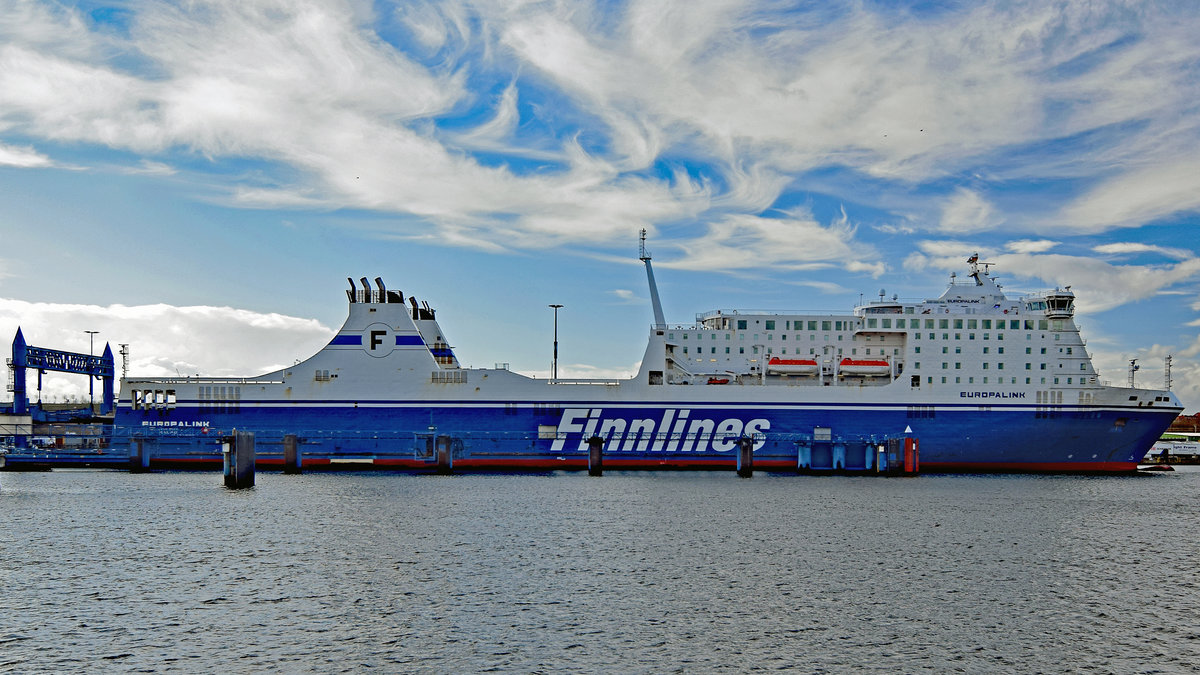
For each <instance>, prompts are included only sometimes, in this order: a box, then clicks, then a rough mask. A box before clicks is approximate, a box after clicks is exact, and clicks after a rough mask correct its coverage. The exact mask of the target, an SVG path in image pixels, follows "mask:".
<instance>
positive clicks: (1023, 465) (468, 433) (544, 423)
mask: <svg viewBox="0 0 1200 675" xmlns="http://www.w3.org/2000/svg"><path fill="white" fill-rule="evenodd" d="M284 405H286V404H284ZM591 411H597V412H594V413H592V412H591ZM683 411H686V412H687V413H688V414H687V415H686V416H684V415H682V412H683ZM589 413H591V415H590V416H589ZM1175 414H1176V413H1175V412H1174V411H1171V410H1167V409H1163V410H1154V409H1147V408H1131V409H1120V408H1115V409H1105V410H1096V409H1094V408H1072V407H1069V406H1066V407H1062V408H1061V409H1058V410H1055V411H1053V413H1048V412H1045V411H1039V410H1038V409H1036V408H1031V407H1023V406H1003V405H997V406H991V409H989V410H986V411H980V410H979V407H978V406H974V405H963V406H946V407H939V408H936V409H933V410H932V411H928V410H927V411H924V412H923V415H924V416H923V417H919V418H917V417H913V416H910V413H909V407H907V406H884V405H874V406H870V407H869V408H866V409H863V408H859V407H854V406H845V407H840V408H831V407H827V406H826V407H822V406H816V405H791V406H783V405H777V406H772V407H771V408H769V409H763V408H759V407H756V406H753V405H743V406H713V405H711V404H705V403H700V402H696V403H693V404H690V405H689V404H687V403H681V404H676V405H673V406H671V407H664V406H662V405H661V404H659V405H652V404H647V403H643V404H620V405H613V406H607V407H605V406H597V405H596V404H591V405H589V404H587V403H586V402H580V403H578V404H572V403H569V402H567V403H562V404H561V407H558V406H555V407H546V408H544V409H539V408H538V407H536V406H534V405H531V404H517V405H508V406H506V405H505V404H504V403H500V402H496V403H492V404H487V405H480V404H473V403H466V402H461V403H455V404H448V405H447V404H443V405H439V406H431V405H428V403H422V402H409V403H391V402H382V401H363V402H358V403H357V404H353V405H349V406H347V405H336V404H332V403H330V404H323V405H319V406H313V405H294V406H287V407H270V408H262V409H258V410H253V409H243V410H242V411H241V412H240V413H238V414H225V415H213V414H206V415H204V417H203V418H201V417H200V416H199V415H188V414H186V408H184V409H177V410H176V411H175V414H174V415H173V416H172V418H171V420H169V421H167V420H162V419H158V418H157V416H155V415H153V414H147V415H141V416H140V417H141V418H142V419H140V420H139V419H136V418H137V416H136V415H134V414H132V413H131V414H129V415H126V416H124V420H125V421H127V422H130V423H132V424H131V425H126V426H122V427H119V428H118V429H117V432H116V436H115V437H114V439H113V441H114V445H115V446H117V447H126V448H128V447H130V446H131V443H132V442H133V441H134V440H135V439H140V440H141V441H142V443H143V446H144V447H145V448H146V449H147V450H149V451H150V457H151V459H150V465H151V466H159V467H186V466H202V465H217V464H219V463H220V461H221V439H222V438H223V437H225V436H228V435H229V434H230V433H232V431H233V430H235V429H237V430H240V431H253V432H254V433H255V434H256V445H257V447H258V450H257V453H258V456H259V460H260V463H261V464H263V465H264V466H270V465H272V464H275V463H281V462H282V442H283V437H284V436H285V435H286V434H294V435H296V436H298V437H299V438H300V439H301V453H302V457H303V462H304V465H305V466H309V467H316V466H322V465H334V466H336V465H339V464H344V465H347V466H355V467H366V466H373V467H377V468H410V469H421V468H428V467H431V466H433V465H434V463H435V462H436V458H435V453H434V443H435V441H436V439H437V438H438V437H445V438H448V439H449V440H450V448H451V452H452V457H453V463H454V467H455V468H456V469H491V470H503V469H513V468H525V469H581V468H585V467H586V465H587V457H588V447H587V442H586V440H587V438H590V437H592V436H594V435H597V434H600V437H601V438H603V439H604V446H603V450H604V461H605V465H606V466H608V467H611V468H655V467H663V468H729V467H732V466H733V464H734V462H735V461H736V457H735V456H736V451H735V448H736V440H737V439H738V438H739V437H741V436H742V435H744V434H747V432H748V431H749V435H750V436H751V437H753V438H755V439H756V443H755V449H754V457H755V464H756V466H759V467H764V468H780V469H795V468H796V467H797V465H798V462H799V460H800V458H801V457H803V456H806V455H807V456H809V457H811V458H812V459H811V467H812V468H814V469H822V468H835V467H834V465H833V461H832V457H833V456H834V454H835V453H836V452H837V446H842V448H841V456H842V457H844V461H843V462H842V464H841V466H840V467H838V468H842V469H844V470H847V471H856V470H859V471H865V470H869V469H871V468H872V466H871V464H870V461H869V458H867V457H866V455H867V454H868V452H869V451H868V450H867V449H868V448H869V449H873V448H874V447H875V445H877V444H878V443H881V442H883V441H884V440H885V439H888V438H896V437H899V436H904V435H906V433H905V432H906V430H908V434H907V435H910V436H912V437H914V438H917V439H918V440H919V443H920V462H921V469H922V470H925V471H986V470H993V471H995V470H1018V471H1132V470H1135V469H1136V467H1137V463H1138V461H1139V460H1141V459H1142V457H1143V455H1144V454H1145V448H1146V447H1149V446H1150V445H1152V444H1153V442H1154V441H1155V440H1156V439H1157V438H1158V437H1159V436H1160V435H1161V434H1162V432H1163V431H1164V430H1165V429H1166V428H1167V426H1169V424H1170V422H1171V420H1172V419H1174V417H1175ZM131 417H132V418H133V419H130V418H131ZM681 417H682V422H683V424H680V422H681V419H680V418H681ZM592 420H594V423H593V425H592V426H591V428H589V427H588V423H589V421H592ZM612 420H620V421H623V422H625V424H624V429H623V430H622V431H623V433H616V432H615V431H614V430H613V429H612V428H611V427H612V424H610V425H609V428H608V429H607V430H606V429H605V427H604V423H605V422H611V421H612ZM635 420H648V421H652V422H654V423H655V426H657V427H658V429H655V430H646V429H642V430H641V431H640V433H638V434H636V435H635V434H632V433H630V431H629V430H630V427H631V424H630V423H631V422H632V421H635ZM664 420H665V424H664ZM698 420H705V421H709V422H712V424H705V425H703V428H702V429H700V430H692V431H689V430H688V426H689V423H691V422H696V421H698ZM723 422H724V423H727V424H726V425H725V427H723V428H722V427H720V424H721V423H723ZM738 423H740V424H738ZM164 424H165V426H163V425H164ZM539 427H540V428H541V429H543V432H542V433H540V434H539V432H538V429H539ZM551 427H552V428H553V429H554V433H546V431H545V430H546V429H548V428H551ZM748 427H749V429H748ZM663 428H665V429H667V431H665V432H662V431H660V430H661V429H663ZM815 428H823V429H828V430H830V433H829V436H828V438H827V439H822V438H814V434H813V430H814V429H815Z"/></svg>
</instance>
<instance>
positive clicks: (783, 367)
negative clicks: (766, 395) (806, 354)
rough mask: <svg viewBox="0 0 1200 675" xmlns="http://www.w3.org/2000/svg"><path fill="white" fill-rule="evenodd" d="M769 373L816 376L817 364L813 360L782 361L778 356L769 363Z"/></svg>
mask: <svg viewBox="0 0 1200 675" xmlns="http://www.w3.org/2000/svg"><path fill="white" fill-rule="evenodd" d="M767 372H768V373H778V374H780V375H816V374H817V362H816V361H815V360H813V359H781V358H779V357H778V356H777V357H775V358H773V359H771V360H770V361H767Z"/></svg>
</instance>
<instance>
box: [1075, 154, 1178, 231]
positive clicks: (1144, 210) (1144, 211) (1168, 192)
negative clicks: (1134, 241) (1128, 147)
mask: <svg viewBox="0 0 1200 675" xmlns="http://www.w3.org/2000/svg"><path fill="white" fill-rule="evenodd" d="M1160 161H1161V160H1160ZM1196 210H1200V161H1198V160H1196V159H1194V158H1190V157H1189V158H1187V159H1184V160H1182V161H1177V162H1162V163H1156V164H1155V165H1154V166H1149V167H1138V168H1134V169H1131V170H1128V171H1124V172H1121V173H1120V174H1118V175H1117V176H1115V177H1113V178H1111V179H1108V180H1105V181H1102V182H1100V183H1099V184H1097V185H1096V186H1095V187H1094V188H1092V189H1091V190H1089V191H1088V192H1087V193H1085V194H1083V195H1081V196H1080V197H1079V198H1077V199H1075V200H1074V201H1072V202H1070V203H1068V204H1066V205H1065V206H1064V207H1063V209H1062V212H1061V213H1060V214H1059V217H1060V218H1061V220H1062V224H1063V225H1065V226H1067V227H1070V228H1072V229H1074V230H1076V231H1080V232H1101V231H1104V230H1109V229H1113V228H1115V227H1131V226H1138V225H1142V224H1145V223H1147V222H1150V221H1153V220H1156V219H1158V218H1164V217H1166V216H1170V215H1173V214H1176V213H1180V212H1183V211H1196Z"/></svg>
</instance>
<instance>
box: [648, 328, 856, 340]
mask: <svg viewBox="0 0 1200 675" xmlns="http://www.w3.org/2000/svg"><path fill="white" fill-rule="evenodd" d="M705 333H708V334H709V335H710V336H711V337H712V339H713V340H716V339H717V334H716V333H713V332H710V331H704V332H700V333H698V334H697V335H696V340H697V341H703V340H704V334H705ZM690 334H691V333H690V332H687V333H683V339H684V340H686V339H688V335H690ZM724 335H725V339H726V340H732V339H733V333H724ZM801 338H802V336H801V335H800V334H799V333H797V334H796V335H795V337H794V338H793V339H795V341H796V342H800V340H801ZM667 339H668V340H674V339H675V334H674V333H668V334H667ZM745 339H746V333H740V334H739V335H738V340H741V341H745ZM752 339H753V340H758V339H759V335H758V333H754V336H753V338H752ZM767 339H768V340H774V339H775V335H774V334H773V333H767ZM779 339H780V340H784V341H786V340H787V339H788V336H787V334H786V333H784V334H781V335H780V336H779ZM808 339H809V340H810V341H812V342H815V341H816V339H817V336H816V335H809V336H808ZM837 339H838V341H839V342H840V341H842V340H843V339H845V335H838V336H837ZM825 341H826V342H829V335H825Z"/></svg>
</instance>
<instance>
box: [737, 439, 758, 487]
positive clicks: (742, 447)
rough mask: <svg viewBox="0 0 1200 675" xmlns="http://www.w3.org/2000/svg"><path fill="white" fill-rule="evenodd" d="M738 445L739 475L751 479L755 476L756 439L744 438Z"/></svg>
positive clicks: (739, 440)
mask: <svg viewBox="0 0 1200 675" xmlns="http://www.w3.org/2000/svg"><path fill="white" fill-rule="evenodd" d="M737 445H738V455H737V475H738V476H740V477H741V478H749V477H751V476H753V475H754V439H753V438H747V437H745V436H743V437H742V438H739V439H738V443H737Z"/></svg>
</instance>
